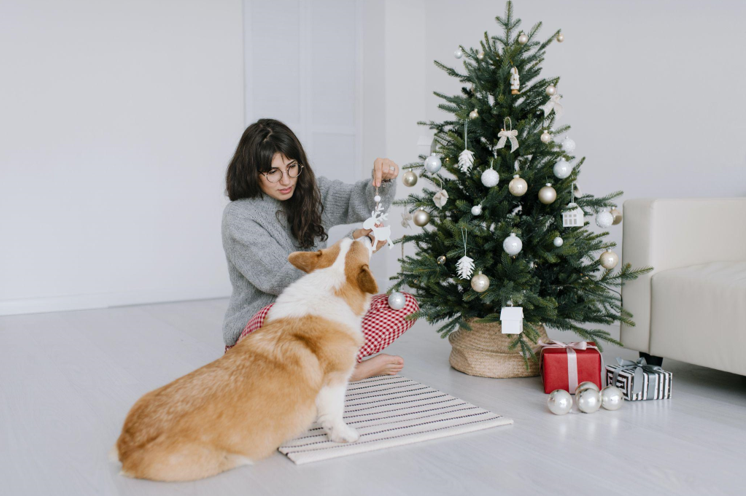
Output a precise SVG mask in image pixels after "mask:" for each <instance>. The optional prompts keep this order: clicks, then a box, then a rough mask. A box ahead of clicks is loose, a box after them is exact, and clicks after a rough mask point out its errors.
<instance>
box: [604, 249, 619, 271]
mask: <svg viewBox="0 0 747 497" xmlns="http://www.w3.org/2000/svg"><path fill="white" fill-rule="evenodd" d="M619 260H620V258H619V257H617V254H616V253H614V252H612V251H611V250H605V251H604V252H602V255H600V256H599V262H601V263H602V267H603V268H605V269H612V268H613V267H615V266H617V262H618V261H619Z"/></svg>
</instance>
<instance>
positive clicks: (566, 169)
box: [552, 157, 573, 179]
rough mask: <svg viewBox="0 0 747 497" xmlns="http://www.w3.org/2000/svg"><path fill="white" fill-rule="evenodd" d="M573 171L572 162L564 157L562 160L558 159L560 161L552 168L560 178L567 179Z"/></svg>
mask: <svg viewBox="0 0 747 497" xmlns="http://www.w3.org/2000/svg"><path fill="white" fill-rule="evenodd" d="M572 172H573V167H572V166H571V163H570V162H568V161H567V160H565V159H564V158H562V157H561V158H560V160H558V162H556V163H555V165H554V166H553V168H552V173H553V174H554V175H555V177H556V178H558V179H566V178H567V177H568V176H570V175H571V173H572Z"/></svg>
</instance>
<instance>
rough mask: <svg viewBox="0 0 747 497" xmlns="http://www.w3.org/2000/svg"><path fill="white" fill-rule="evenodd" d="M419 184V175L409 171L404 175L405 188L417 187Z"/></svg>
mask: <svg viewBox="0 0 747 497" xmlns="http://www.w3.org/2000/svg"><path fill="white" fill-rule="evenodd" d="M417 182H418V175H417V174H415V173H414V172H412V171H407V172H406V173H405V174H403V175H402V183H403V184H404V185H405V186H415V184H416V183H417Z"/></svg>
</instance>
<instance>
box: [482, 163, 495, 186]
mask: <svg viewBox="0 0 747 497" xmlns="http://www.w3.org/2000/svg"><path fill="white" fill-rule="evenodd" d="M480 180H481V181H482V184H483V185H485V186H487V187H488V188H492V187H494V186H495V185H497V184H498V181H500V177H499V176H498V172H497V171H496V170H495V169H493V160H492V159H491V160H490V169H486V170H484V171H483V172H482V175H481V176H480Z"/></svg>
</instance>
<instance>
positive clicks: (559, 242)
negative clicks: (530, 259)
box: [552, 236, 563, 247]
mask: <svg viewBox="0 0 747 497" xmlns="http://www.w3.org/2000/svg"><path fill="white" fill-rule="evenodd" d="M552 244H553V245H555V246H556V247H562V246H563V239H562V238H560V237H559V236H556V237H555V239H554V240H553V241H552Z"/></svg>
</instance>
